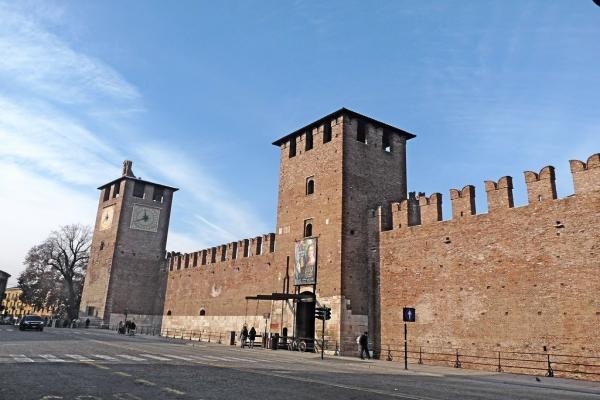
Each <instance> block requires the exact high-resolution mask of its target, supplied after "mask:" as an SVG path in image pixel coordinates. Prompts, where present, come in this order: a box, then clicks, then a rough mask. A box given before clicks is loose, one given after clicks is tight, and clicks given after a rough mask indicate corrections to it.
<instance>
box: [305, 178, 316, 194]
mask: <svg viewBox="0 0 600 400" xmlns="http://www.w3.org/2000/svg"><path fill="white" fill-rule="evenodd" d="M314 192H315V180H314V178H313V177H312V176H311V177H308V178H306V195H307V196H309V195H311V194H313V193H314Z"/></svg>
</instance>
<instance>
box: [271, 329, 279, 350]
mask: <svg viewBox="0 0 600 400" xmlns="http://www.w3.org/2000/svg"><path fill="white" fill-rule="evenodd" d="M278 345H279V333H276V334H274V335H273V336H271V350H277V347H278Z"/></svg>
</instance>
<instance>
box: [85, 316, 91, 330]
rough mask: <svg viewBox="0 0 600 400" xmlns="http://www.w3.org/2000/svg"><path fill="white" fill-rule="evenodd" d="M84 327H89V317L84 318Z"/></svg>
mask: <svg viewBox="0 0 600 400" xmlns="http://www.w3.org/2000/svg"><path fill="white" fill-rule="evenodd" d="M85 327H86V329H87V328H89V327H90V319H89V318H86V319H85Z"/></svg>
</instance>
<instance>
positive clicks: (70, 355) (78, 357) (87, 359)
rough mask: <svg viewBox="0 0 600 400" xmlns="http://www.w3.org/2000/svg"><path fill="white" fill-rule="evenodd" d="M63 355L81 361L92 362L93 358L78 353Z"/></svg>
mask: <svg viewBox="0 0 600 400" xmlns="http://www.w3.org/2000/svg"><path fill="white" fill-rule="evenodd" d="M65 356H67V357H70V358H73V359H75V360H77V361H81V362H92V361H94V360H92V359H91V358H87V357H85V356H81V355H79V354H65Z"/></svg>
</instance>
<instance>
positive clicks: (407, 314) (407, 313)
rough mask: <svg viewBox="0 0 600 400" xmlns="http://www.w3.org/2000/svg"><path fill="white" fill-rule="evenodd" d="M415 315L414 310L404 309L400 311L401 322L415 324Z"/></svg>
mask: <svg viewBox="0 0 600 400" xmlns="http://www.w3.org/2000/svg"><path fill="white" fill-rule="evenodd" d="M415 318H416V313H415V309H414V308H409V307H404V308H403V309H402V320H403V321H404V322H415Z"/></svg>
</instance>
